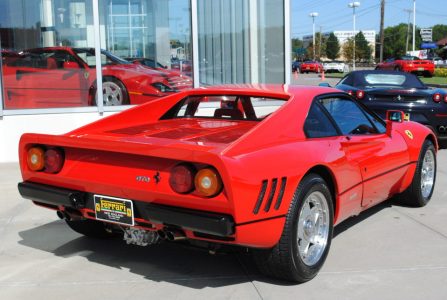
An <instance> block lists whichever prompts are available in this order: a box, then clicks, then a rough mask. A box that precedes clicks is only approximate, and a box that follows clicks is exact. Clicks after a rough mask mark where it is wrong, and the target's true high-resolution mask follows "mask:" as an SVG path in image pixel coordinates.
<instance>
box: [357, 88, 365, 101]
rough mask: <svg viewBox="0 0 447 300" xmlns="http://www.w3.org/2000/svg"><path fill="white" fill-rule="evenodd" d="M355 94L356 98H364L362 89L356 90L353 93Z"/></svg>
mask: <svg viewBox="0 0 447 300" xmlns="http://www.w3.org/2000/svg"><path fill="white" fill-rule="evenodd" d="M355 96H356V97H357V99H360V100H361V99H363V98H365V92H364V91H362V90H358V91H357V92H356V93H355Z"/></svg>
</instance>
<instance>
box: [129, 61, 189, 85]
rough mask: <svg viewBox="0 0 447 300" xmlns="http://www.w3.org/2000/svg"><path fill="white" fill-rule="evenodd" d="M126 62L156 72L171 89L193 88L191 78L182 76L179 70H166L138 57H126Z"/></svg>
mask: <svg viewBox="0 0 447 300" xmlns="http://www.w3.org/2000/svg"><path fill="white" fill-rule="evenodd" d="M125 59H126V60H128V61H131V62H133V63H134V64H140V65H142V66H145V67H147V68H150V69H153V70H157V71H158V72H160V74H162V76H164V77H165V78H166V80H167V81H168V82H169V85H170V86H171V87H174V88H176V89H178V90H183V89H190V88H192V87H193V82H192V78H191V77H189V76H186V75H184V74H182V72H180V71H179V70H173V69H168V67H167V66H165V65H162V64H160V63H159V62H156V61H155V60H153V59H150V58H141V57H140V58H138V57H126V58H125Z"/></svg>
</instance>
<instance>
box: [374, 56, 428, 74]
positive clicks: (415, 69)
mask: <svg viewBox="0 0 447 300" xmlns="http://www.w3.org/2000/svg"><path fill="white" fill-rule="evenodd" d="M376 70H394V71H402V72H408V73H414V74H417V75H424V76H425V77H431V76H433V73H434V72H435V64H434V63H433V61H430V60H427V59H419V58H418V57H415V56H409V55H405V56H402V57H400V58H397V59H395V58H390V59H387V60H386V61H384V62H383V63H379V64H378V65H377V66H376Z"/></svg>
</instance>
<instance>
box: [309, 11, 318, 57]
mask: <svg viewBox="0 0 447 300" xmlns="http://www.w3.org/2000/svg"><path fill="white" fill-rule="evenodd" d="M309 17H311V18H312V36H313V44H312V48H313V51H314V60H315V18H316V17H318V13H317V12H313V13H310V14H309Z"/></svg>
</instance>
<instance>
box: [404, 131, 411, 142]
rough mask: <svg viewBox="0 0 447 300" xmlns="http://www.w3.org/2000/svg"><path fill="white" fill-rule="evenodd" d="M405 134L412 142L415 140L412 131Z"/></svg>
mask: <svg viewBox="0 0 447 300" xmlns="http://www.w3.org/2000/svg"><path fill="white" fill-rule="evenodd" d="M405 134H406V135H407V136H408V137H409V138H410V139H411V140H412V139H413V133H411V131H410V130H405Z"/></svg>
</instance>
